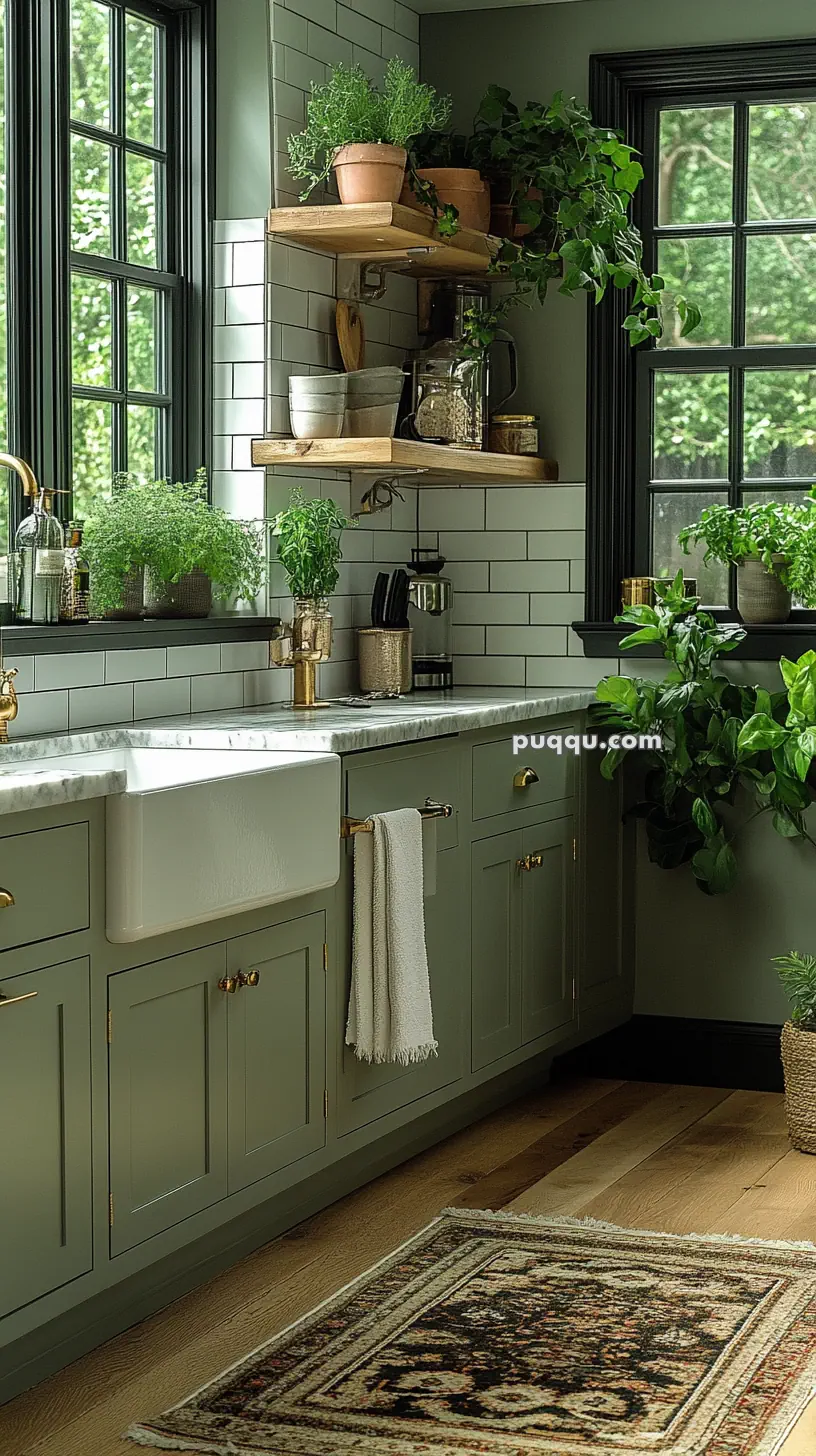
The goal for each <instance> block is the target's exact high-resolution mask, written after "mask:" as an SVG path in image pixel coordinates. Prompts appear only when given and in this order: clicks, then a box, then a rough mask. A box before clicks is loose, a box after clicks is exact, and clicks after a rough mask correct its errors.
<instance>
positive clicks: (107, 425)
mask: <svg viewBox="0 0 816 1456" xmlns="http://www.w3.org/2000/svg"><path fill="white" fill-rule="evenodd" d="M112 408H113V406H112V405H110V404H108V403H106V402H105V401H103V400H96V399H75V400H74V401H73V409H72V455H73V485H74V506H73V512H74V516H75V518H76V519H77V520H79V521H84V520H87V518H88V516H89V515H91V514H92V513H93V507H94V504H95V503H96V502H97V501H100V500H105V499H107V497H108V496H109V495H110V490H111V475H112V460H111V411H112Z"/></svg>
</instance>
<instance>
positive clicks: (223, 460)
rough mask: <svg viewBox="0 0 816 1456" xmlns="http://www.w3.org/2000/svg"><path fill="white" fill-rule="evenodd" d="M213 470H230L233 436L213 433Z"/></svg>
mask: <svg viewBox="0 0 816 1456" xmlns="http://www.w3.org/2000/svg"><path fill="white" fill-rule="evenodd" d="M212 463H213V470H229V469H230V467H231V466H232V436H231V435H213V462H212Z"/></svg>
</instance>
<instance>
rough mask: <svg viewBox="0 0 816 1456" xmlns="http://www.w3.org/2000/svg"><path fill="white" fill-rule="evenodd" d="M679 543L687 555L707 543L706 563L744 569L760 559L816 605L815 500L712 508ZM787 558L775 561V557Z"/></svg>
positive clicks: (685, 530) (811, 497)
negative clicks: (745, 565)
mask: <svg viewBox="0 0 816 1456" xmlns="http://www.w3.org/2000/svg"><path fill="white" fill-rule="evenodd" d="M677 539H678V541H679V542H680V545H681V546H682V548H683V550H684V551H685V552H686V554H688V553H689V551H690V548H691V547H692V546H696V545H699V544H701V543H702V544H703V545H704V546H705V554H704V556H703V560H704V561H705V562H706V564H708V562H710V561H721V562H723V563H724V565H726V566H731V565H733V566H739V565H741V563H742V562H744V561H751V560H753V561H761V562H762V563H763V565H764V566H765V567H766V568H767V569H768V571H773V572H775V574H776V575H777V576H779V577H780V579H781V580H782V581H783V582H784V583H785V585H786V586H792V587H795V589H796V594H797V597H798V598H799V599H800V600H801V601H802V602H804V603H805V605H807V606H812V605H814V604H816V499H814V494H813V492H812V491H811V492H810V494H808V495H806V496H804V497H803V498H802V500H801V501H798V502H793V501H754V502H753V503H752V504H750V505H747V506H740V507H738V508H735V507H733V506H726V505H713V506H707V507H706V509H705V510H704V511H702V512H701V515H700V518H699V520H698V521H695V522H694V523H693V524H692V525H690V526H684V528H683V530H682V531H681V532H680V534H679V536H678V538H677ZM780 556H781V557H784V560H782V561H780V560H774V558H775V557H777V558H778V557H780Z"/></svg>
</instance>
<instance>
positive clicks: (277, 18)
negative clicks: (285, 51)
mask: <svg viewBox="0 0 816 1456" xmlns="http://www.w3.org/2000/svg"><path fill="white" fill-rule="evenodd" d="M306 32H307V23H306V20H305V18H304V16H302V15H297V14H295V11H294V10H289V9H287V8H286V7H285V6H283V5H278V4H273V6H272V35H273V38H274V40H275V43H276V44H280V45H285V46H294V47H295V49H296V50H299V51H305V49H306Z"/></svg>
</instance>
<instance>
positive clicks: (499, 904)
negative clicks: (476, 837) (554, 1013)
mask: <svg viewBox="0 0 816 1456" xmlns="http://www.w3.org/2000/svg"><path fill="white" fill-rule="evenodd" d="M521 843H522V841H521V834H520V833H519V832H518V831H513V832H512V833H509V834H496V835H494V836H493V838H492V839H483V840H480V841H479V842H478V843H476V844H474V845H473V847H472V859H471V872H472V873H471V905H472V936H471V939H472V951H471V964H472V975H473V981H472V1001H473V1050H472V1056H473V1062H472V1065H473V1070H474V1072H476V1071H479V1070H480V1069H481V1068H482V1067H487V1066H489V1065H490V1063H491V1062H495V1061H497V1060H498V1058H499V1057H504V1056H507V1054H508V1052H512V1051H515V1050H516V1048H517V1047H518V1046H519V1044H520V1038H521V935H520V921H519V912H520V893H521V890H520V883H519V882H520V878H521V872H520V871H519V870H518V869H517V868H516V860H517V859H518V858H519V856H520V855H521Z"/></svg>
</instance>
